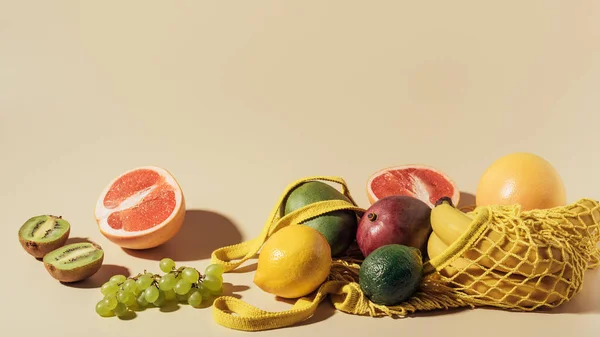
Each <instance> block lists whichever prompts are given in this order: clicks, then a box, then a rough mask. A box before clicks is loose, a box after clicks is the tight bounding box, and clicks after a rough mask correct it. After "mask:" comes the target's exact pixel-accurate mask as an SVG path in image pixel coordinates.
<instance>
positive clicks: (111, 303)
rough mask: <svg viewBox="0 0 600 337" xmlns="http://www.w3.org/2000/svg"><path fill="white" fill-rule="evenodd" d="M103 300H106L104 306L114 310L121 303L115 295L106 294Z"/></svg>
mask: <svg viewBox="0 0 600 337" xmlns="http://www.w3.org/2000/svg"><path fill="white" fill-rule="evenodd" d="M102 301H104V306H105V307H106V309H108V310H113V309H114V308H115V307H116V306H117V304H118V303H119V302H118V301H117V298H116V297H115V296H105V297H104V299H103V300H102Z"/></svg>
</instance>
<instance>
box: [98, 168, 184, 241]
mask: <svg viewBox="0 0 600 337" xmlns="http://www.w3.org/2000/svg"><path fill="white" fill-rule="evenodd" d="M95 218H96V222H97V223H98V228H99V229H100V232H101V233H102V234H103V235H104V236H105V237H106V238H108V239H109V240H110V241H112V242H114V243H115V244H117V245H119V246H121V247H123V248H130V249H147V248H153V247H156V246H159V245H161V244H163V243H165V242H167V241H168V240H170V239H171V238H173V236H175V234H177V232H178V231H179V230H180V229H181V226H182V224H183V220H184V218H185V200H184V196H183V192H182V190H181V187H180V186H179V184H178V183H177V181H176V180H175V178H174V177H173V176H172V175H171V174H170V173H169V172H168V171H167V170H165V169H163V168H160V167H155V166H144V167H139V168H135V169H132V170H129V171H127V172H124V173H123V174H121V175H119V176H118V177H116V178H115V179H114V180H113V181H111V182H110V183H109V184H108V186H107V187H106V188H105V189H104V191H102V193H101V195H100V197H99V198H98V201H97V202H96V208H95Z"/></svg>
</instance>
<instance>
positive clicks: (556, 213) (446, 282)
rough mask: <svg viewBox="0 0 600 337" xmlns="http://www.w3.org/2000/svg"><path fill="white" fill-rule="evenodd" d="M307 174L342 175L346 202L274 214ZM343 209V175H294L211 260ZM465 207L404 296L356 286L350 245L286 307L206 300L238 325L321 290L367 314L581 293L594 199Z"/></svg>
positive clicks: (596, 238) (591, 259) (294, 319)
mask: <svg viewBox="0 0 600 337" xmlns="http://www.w3.org/2000/svg"><path fill="white" fill-rule="evenodd" d="M310 180H324V181H329V182H336V183H339V184H341V185H342V192H343V193H344V194H345V195H346V196H347V197H348V198H349V200H350V201H351V202H350V203H348V202H344V201H339V200H336V201H323V202H318V203H314V204H311V205H308V206H305V207H303V208H301V209H298V210H296V211H294V212H292V213H290V214H288V215H286V216H283V217H281V215H280V208H281V207H282V202H283V200H284V199H285V197H286V196H287V195H288V193H289V192H290V191H291V190H292V189H293V188H295V187H296V186H298V185H299V184H301V183H303V182H306V181H310ZM342 209H345V210H353V211H355V212H356V213H357V215H358V216H361V215H362V214H363V213H364V211H365V210H364V209H362V208H360V207H358V206H357V205H356V203H355V202H354V201H353V200H352V197H351V196H350V193H349V190H348V188H347V185H346V183H345V182H344V180H343V179H341V178H337V177H320V176H319V177H309V178H306V179H302V180H299V181H296V182H294V183H293V184H291V185H289V186H288V188H287V189H286V190H285V191H284V193H283V194H282V196H281V198H280V200H279V201H278V203H277V205H276V207H275V208H274V209H273V212H272V213H271V216H270V217H269V219H268V221H267V223H266V224H265V226H264V228H263V231H262V232H261V234H260V235H259V236H258V237H257V238H255V239H253V240H250V241H246V242H242V243H240V244H237V245H233V246H228V247H223V248H220V249H217V250H216V251H215V252H213V255H212V262H213V263H221V264H223V265H224V266H225V269H226V270H227V271H230V270H233V269H235V268H237V267H238V266H240V265H241V264H242V263H243V262H244V261H246V260H248V259H250V258H252V257H254V256H255V254H256V253H257V252H258V251H259V250H260V247H261V246H262V244H263V243H264V242H265V241H266V240H267V239H268V237H269V236H270V235H272V234H273V233H275V232H276V231H277V230H279V229H281V228H283V227H285V226H289V225H297V224H301V223H303V222H304V221H306V220H308V219H311V218H314V217H316V216H319V215H322V214H325V213H329V212H331V211H334V210H342ZM469 213H470V214H471V215H472V216H473V217H474V220H473V222H472V224H471V226H470V227H469V229H468V230H467V231H466V232H465V233H464V234H463V235H462V236H461V237H460V238H459V239H458V240H457V241H456V242H455V243H454V244H452V245H451V246H450V247H449V248H448V249H447V250H446V251H445V252H444V253H442V254H441V255H440V256H437V257H435V258H434V259H432V260H430V261H427V262H426V263H425V266H424V267H425V269H424V273H425V275H424V278H423V282H422V283H421V285H420V288H419V289H418V291H417V292H416V293H415V294H413V296H412V297H411V298H410V299H408V300H407V301H405V302H403V303H400V304H398V305H395V306H384V305H378V304H375V303H373V302H371V301H369V299H368V298H367V297H366V296H365V295H364V294H363V293H362V291H361V290H360V286H359V283H358V271H359V269H360V263H361V261H362V259H363V257H362V256H361V255H360V252H359V251H358V250H357V249H356V247H355V246H354V247H352V248H351V249H350V250H349V251H348V255H347V256H345V257H343V258H336V259H333V260H332V268H331V273H330V276H329V279H328V280H327V281H326V282H324V283H323V284H322V285H321V287H320V288H319V289H318V290H316V291H315V293H314V294H312V295H311V296H308V297H305V298H301V299H298V300H297V302H296V303H295V304H294V306H293V307H292V308H291V309H289V310H286V311H281V312H268V311H264V310H260V309H258V308H256V307H254V306H252V305H250V304H248V303H245V302H243V301H242V300H240V299H237V298H234V297H232V296H222V297H219V298H217V299H216V300H215V302H214V305H213V310H214V311H213V317H214V319H215V321H216V322H217V323H219V324H221V325H223V326H226V327H229V328H232V329H238V330H246V331H260V330H267V329H274V328H280V327H285V326H290V325H293V324H296V323H298V322H300V321H303V320H305V319H307V318H308V317H310V316H311V315H312V314H313V313H314V312H315V310H316V308H317V306H318V305H319V303H320V302H321V301H323V300H324V299H325V298H327V297H329V298H330V300H331V302H332V303H333V305H334V306H335V308H336V309H338V310H340V311H343V312H346V313H350V314H355V315H369V316H400V317H402V316H406V315H408V314H409V313H413V312H417V311H426V310H435V309H448V308H457V307H478V306H492V307H499V308H503V309H507V310H518V311H531V310H536V309H539V308H553V307H556V306H559V305H561V304H562V303H564V302H565V301H568V300H569V299H571V298H572V297H573V296H575V295H576V294H577V293H579V291H580V290H581V288H582V286H583V279H584V273H585V271H586V269H588V268H593V267H596V266H598V265H599V264H600V248H598V242H600V228H599V225H598V223H599V222H600V205H599V203H598V202H597V201H594V200H590V199H581V200H579V201H577V202H575V203H573V204H571V205H567V206H565V207H557V208H553V209H548V210H536V211H523V212H522V211H521V210H520V208H519V206H516V205H515V206H488V207H480V208H476V209H474V210H472V211H470V212H469Z"/></svg>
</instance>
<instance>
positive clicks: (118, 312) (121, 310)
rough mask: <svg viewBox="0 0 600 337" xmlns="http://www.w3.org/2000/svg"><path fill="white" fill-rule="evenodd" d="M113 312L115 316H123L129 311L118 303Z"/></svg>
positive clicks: (123, 304) (122, 304)
mask: <svg viewBox="0 0 600 337" xmlns="http://www.w3.org/2000/svg"><path fill="white" fill-rule="evenodd" d="M113 311H114V313H115V315H117V316H123V315H125V314H126V313H127V311H129V310H128V309H127V306H126V305H125V303H119V304H117V306H116V307H115V309H114V310H113Z"/></svg>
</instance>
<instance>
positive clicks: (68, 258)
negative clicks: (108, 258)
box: [44, 242, 104, 282]
mask: <svg viewBox="0 0 600 337" xmlns="http://www.w3.org/2000/svg"><path fill="white" fill-rule="evenodd" d="M103 261H104V251H103V250H102V247H100V246H99V245H97V244H95V243H92V242H81V243H72V244H70V245H66V246H62V247H59V248H57V249H55V250H53V251H51V252H50V253H48V254H46V256H44V266H45V267H46V270H47V271H48V273H50V275H52V277H54V278H55V279H57V280H59V281H61V282H77V281H81V280H84V279H86V278H88V277H90V276H92V275H94V274H95V273H96V272H97V271H98V270H100V267H102V262H103Z"/></svg>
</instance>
